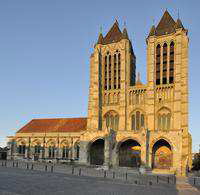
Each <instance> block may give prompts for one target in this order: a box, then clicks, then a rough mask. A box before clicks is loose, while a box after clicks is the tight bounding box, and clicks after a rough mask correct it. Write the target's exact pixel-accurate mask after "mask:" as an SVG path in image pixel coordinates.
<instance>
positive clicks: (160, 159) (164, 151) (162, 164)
mask: <svg viewBox="0 0 200 195" xmlns="http://www.w3.org/2000/svg"><path fill="white" fill-rule="evenodd" d="M152 155H153V157H152V167H153V168H156V169H170V167H172V148H171V146H170V144H169V143H168V142H167V141H166V140H164V139H160V140H158V141H157V142H156V143H155V144H154V145H153V149H152Z"/></svg>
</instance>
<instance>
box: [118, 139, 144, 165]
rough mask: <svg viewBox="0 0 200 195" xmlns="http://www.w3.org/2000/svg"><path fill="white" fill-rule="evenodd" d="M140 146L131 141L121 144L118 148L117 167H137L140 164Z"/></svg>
mask: <svg viewBox="0 0 200 195" xmlns="http://www.w3.org/2000/svg"><path fill="white" fill-rule="evenodd" d="M140 156H141V155H140V144H139V143H138V142H137V141H135V140H132V139H128V140H126V141H124V142H122V143H121V144H120V146H119V166H121V167H139V166H140V163H141V157H140Z"/></svg>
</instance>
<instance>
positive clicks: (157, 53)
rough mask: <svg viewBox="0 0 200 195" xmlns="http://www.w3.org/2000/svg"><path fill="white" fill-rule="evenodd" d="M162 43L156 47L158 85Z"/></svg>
mask: <svg viewBox="0 0 200 195" xmlns="http://www.w3.org/2000/svg"><path fill="white" fill-rule="evenodd" d="M160 51H161V48H160V44H159V45H157V47H156V85H160V63H161V62H160Z"/></svg>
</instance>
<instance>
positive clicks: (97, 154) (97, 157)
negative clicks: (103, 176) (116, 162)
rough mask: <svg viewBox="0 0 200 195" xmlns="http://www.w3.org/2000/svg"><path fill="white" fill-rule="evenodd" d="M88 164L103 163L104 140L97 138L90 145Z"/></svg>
mask: <svg viewBox="0 0 200 195" xmlns="http://www.w3.org/2000/svg"><path fill="white" fill-rule="evenodd" d="M89 153H90V164H91V165H103V163H104V140H103V139H97V140H96V141H94V142H93V143H92V144H91V146H90V151H89Z"/></svg>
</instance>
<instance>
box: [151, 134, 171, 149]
mask: <svg viewBox="0 0 200 195" xmlns="http://www.w3.org/2000/svg"><path fill="white" fill-rule="evenodd" d="M161 139H163V140H165V141H166V142H168V143H169V145H170V146H171V149H172V150H174V144H173V143H172V141H171V140H170V139H168V138H166V137H164V136H159V137H158V138H155V139H153V141H152V142H151V144H150V150H152V147H153V145H154V144H155V143H156V142H157V141H159V140H161Z"/></svg>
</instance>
